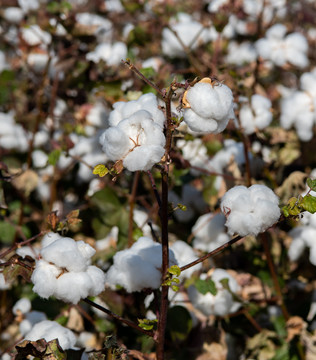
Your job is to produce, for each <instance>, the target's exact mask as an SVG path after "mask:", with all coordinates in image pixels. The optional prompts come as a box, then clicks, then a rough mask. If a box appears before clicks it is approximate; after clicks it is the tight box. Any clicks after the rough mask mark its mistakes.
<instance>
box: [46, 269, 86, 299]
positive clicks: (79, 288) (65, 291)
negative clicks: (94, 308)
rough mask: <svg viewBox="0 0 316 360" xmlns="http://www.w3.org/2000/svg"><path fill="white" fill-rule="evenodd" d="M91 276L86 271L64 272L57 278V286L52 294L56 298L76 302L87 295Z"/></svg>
mask: <svg viewBox="0 0 316 360" xmlns="http://www.w3.org/2000/svg"><path fill="white" fill-rule="evenodd" d="M90 284H91V278H90V276H89V275H88V273H87V272H66V273H64V274H62V275H61V276H60V277H59V278H58V279H57V288H56V291H54V293H53V294H52V295H55V296H56V297H57V298H58V299H60V300H63V301H66V302H70V303H72V304H77V303H78V302H79V300H80V299H84V298H86V297H87V296H88V295H89V287H90Z"/></svg>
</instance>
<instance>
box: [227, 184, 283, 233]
mask: <svg viewBox="0 0 316 360" xmlns="http://www.w3.org/2000/svg"><path fill="white" fill-rule="evenodd" d="M278 202H279V200H278V197H277V196H276V195H275V194H274V193H273V191H272V190H271V189H269V188H268V187H266V186H264V185H252V186H250V187H249V188H246V187H245V186H235V187H234V188H232V189H230V190H229V191H227V193H226V194H225V195H224V196H223V198H222V201H221V210H222V211H223V212H224V214H225V215H226V218H227V221H226V224H225V225H226V226H227V227H228V233H229V234H231V235H233V234H234V233H238V234H239V235H241V236H246V235H248V234H252V235H258V234H259V233H260V232H263V231H265V230H267V229H268V228H269V227H270V226H272V225H273V224H274V223H275V222H277V220H278V219H279V217H280V209H279V206H278Z"/></svg>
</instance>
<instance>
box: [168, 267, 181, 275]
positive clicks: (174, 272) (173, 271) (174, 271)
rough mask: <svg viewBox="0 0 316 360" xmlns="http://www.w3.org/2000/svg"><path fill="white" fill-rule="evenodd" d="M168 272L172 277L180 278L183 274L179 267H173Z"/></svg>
mask: <svg viewBox="0 0 316 360" xmlns="http://www.w3.org/2000/svg"><path fill="white" fill-rule="evenodd" d="M168 272H169V273H170V274H172V275H175V276H179V275H180V274H181V270H180V268H179V266H178V265H172V266H170V268H169V269H168Z"/></svg>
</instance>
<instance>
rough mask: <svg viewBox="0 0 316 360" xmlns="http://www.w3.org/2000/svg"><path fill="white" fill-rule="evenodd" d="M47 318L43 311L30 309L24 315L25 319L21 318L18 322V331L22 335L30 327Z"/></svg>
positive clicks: (29, 329)
mask: <svg viewBox="0 0 316 360" xmlns="http://www.w3.org/2000/svg"><path fill="white" fill-rule="evenodd" d="M44 320H47V316H46V314H45V313H43V312H41V311H31V312H29V313H27V314H26V315H25V319H24V320H22V321H21V322H20V324H19V331H20V333H21V335H22V336H24V335H25V334H27V333H28V332H29V331H31V329H32V327H33V326H34V325H35V324H37V323H39V322H41V321H44Z"/></svg>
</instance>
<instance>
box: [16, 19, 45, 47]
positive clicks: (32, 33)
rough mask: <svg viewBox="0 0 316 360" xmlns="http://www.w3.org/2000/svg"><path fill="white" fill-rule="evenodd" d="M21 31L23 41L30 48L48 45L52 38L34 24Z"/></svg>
mask: <svg viewBox="0 0 316 360" xmlns="http://www.w3.org/2000/svg"><path fill="white" fill-rule="evenodd" d="M21 31H22V38H23V40H24V41H25V42H26V43H28V44H29V45H31V46H36V45H41V44H42V45H48V44H50V43H51V41H52V36H51V35H50V34H49V33H48V32H46V31H44V30H42V29H41V28H40V27H39V26H38V25H36V24H35V25H31V26H29V27H25V28H22V30H21Z"/></svg>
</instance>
